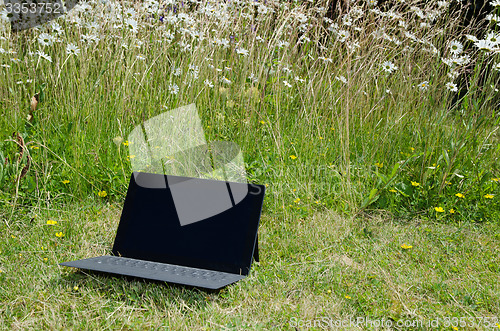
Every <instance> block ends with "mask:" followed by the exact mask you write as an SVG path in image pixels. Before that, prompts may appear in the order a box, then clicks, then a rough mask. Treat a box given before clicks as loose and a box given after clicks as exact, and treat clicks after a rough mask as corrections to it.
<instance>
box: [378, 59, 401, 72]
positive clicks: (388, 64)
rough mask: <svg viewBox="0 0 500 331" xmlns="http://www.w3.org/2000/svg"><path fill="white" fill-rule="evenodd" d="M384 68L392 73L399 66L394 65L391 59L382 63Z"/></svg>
mask: <svg viewBox="0 0 500 331" xmlns="http://www.w3.org/2000/svg"><path fill="white" fill-rule="evenodd" d="M382 69H383V70H384V71H385V72H388V73H392V72H393V71H395V70H398V67H397V66H395V65H394V63H392V62H391V61H385V62H384V63H382Z"/></svg>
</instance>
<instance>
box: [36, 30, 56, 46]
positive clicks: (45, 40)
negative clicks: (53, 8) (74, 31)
mask: <svg viewBox="0 0 500 331" xmlns="http://www.w3.org/2000/svg"><path fill="white" fill-rule="evenodd" d="M38 43H39V44H40V45H42V46H51V45H52V44H53V43H54V37H53V36H51V35H50V34H48V33H40V35H39V36H38Z"/></svg>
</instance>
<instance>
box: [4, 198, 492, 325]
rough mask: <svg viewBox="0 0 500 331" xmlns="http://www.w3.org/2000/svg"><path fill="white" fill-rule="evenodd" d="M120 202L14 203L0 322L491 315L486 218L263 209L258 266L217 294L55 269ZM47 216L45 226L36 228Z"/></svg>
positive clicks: (83, 251)
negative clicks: (440, 219) (290, 213)
mask: <svg viewBox="0 0 500 331" xmlns="http://www.w3.org/2000/svg"><path fill="white" fill-rule="evenodd" d="M120 210H121V205H120V204H112V205H109V204H105V203H98V204H94V203H93V204H81V205H68V206H66V208H64V209H61V210H54V209H43V208H41V209H37V210H33V209H24V210H21V212H20V213H19V216H17V217H16V219H15V221H12V222H11V223H10V224H9V226H8V227H6V226H5V225H3V227H2V231H1V240H0V243H1V244H0V250H1V256H2V259H1V260H0V263H1V270H2V273H1V274H0V277H1V280H2V281H1V285H0V298H1V302H2V303H3V305H2V307H1V308H0V316H2V318H1V321H2V322H0V325H1V328H2V329H47V328H48V329H103V328H106V329H145V328H160V327H166V328H168V329H187V328H190V329H198V330H200V329H209V330H211V329H217V330H219V329H238V330H239V329H276V328H278V329H290V328H292V327H291V326H293V325H294V323H299V320H300V321H302V323H308V322H307V321H314V320H318V321H319V320H321V319H322V318H323V319H324V318H329V319H331V321H332V322H331V323H333V322H335V321H340V320H348V319H356V318H359V317H365V318H367V319H369V320H372V321H376V320H382V319H384V320H393V321H394V324H396V323H397V321H410V320H411V321H413V322H412V323H417V321H431V320H437V319H438V318H441V319H443V320H444V318H446V317H449V318H453V317H474V318H476V319H477V320H476V322H477V323H479V318H481V317H483V318H487V317H490V318H495V317H496V318H498V312H499V311H500V300H499V298H500V286H499V284H500V282H498V279H499V277H498V272H499V268H500V266H499V265H498V250H499V243H500V240H499V238H498V234H497V235H495V233H498V230H499V229H498V225H496V224H493V223H490V224H482V225H476V224H471V223H469V222H467V223H463V224H441V223H435V222H429V221H428V222H426V221H419V220H414V221H411V222H403V221H397V220H388V218H387V217H386V215H383V214H382V215H378V216H374V217H371V218H359V219H348V218H344V217H341V216H339V215H337V214H335V213H333V212H331V211H324V212H317V213H314V214H313V215H310V216H308V217H306V218H304V219H297V218H295V217H287V218H282V217H276V216H274V215H272V214H265V215H264V216H263V219H262V225H261V228H260V235H259V237H260V249H261V262H260V263H256V264H254V266H253V269H252V272H251V275H250V277H248V278H246V279H245V280H243V281H241V282H239V283H237V284H235V285H231V286H229V287H228V288H225V289H223V290H222V291H221V292H220V293H211V292H204V291H200V290H196V289H190V288H183V287H176V286H170V285H167V284H162V283H151V282H146V281H143V280H136V279H133V280H130V279H126V278H122V277H111V276H103V275H99V274H94V273H91V274H87V273H85V272H74V270H71V269H70V268H66V267H61V266H58V263H59V262H62V261H67V260H73V259H78V258H87V257H92V256H96V255H99V254H109V252H110V248H111V246H112V241H113V239H114V231H115V230H116V226H117V223H118V218H119V215H120ZM49 219H50V220H56V221H57V224H55V225H47V224H46V223H47V220H49ZM56 232H63V233H64V236H63V237H56V236H55V233H56ZM404 244H407V245H411V246H412V248H409V249H403V248H402V247H401V246H402V245H404ZM484 321H487V320H486V319H485V320H484ZM317 323H319V322H317ZM407 323H409V322H407ZM443 323H444V322H443ZM467 323H469V325H472V324H471V323H472V322H469V321H467ZM478 325H479V324H478ZM365 326H366V325H364V324H362V325H360V326H359V328H358V329H367V328H366V327H365ZM485 326H486V325H485V324H481V325H479V326H478V327H468V328H466V329H468V330H483V329H486V327H485ZM354 329H356V328H354ZM375 329H376V328H375ZM406 329H412V328H406ZM413 329H417V328H413ZM438 329H442V330H448V329H451V328H445V327H444V324H442V325H441V327H440V328H438Z"/></svg>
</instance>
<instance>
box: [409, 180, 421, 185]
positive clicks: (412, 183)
mask: <svg viewBox="0 0 500 331" xmlns="http://www.w3.org/2000/svg"><path fill="white" fill-rule="evenodd" d="M411 186H420V183H417V182H414V181H412V182H411Z"/></svg>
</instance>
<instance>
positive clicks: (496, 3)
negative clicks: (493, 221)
mask: <svg viewBox="0 0 500 331" xmlns="http://www.w3.org/2000/svg"><path fill="white" fill-rule="evenodd" d="M490 6H491V7H500V0H493V1H490ZM497 325H498V324H497ZM499 328H500V326H499Z"/></svg>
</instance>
